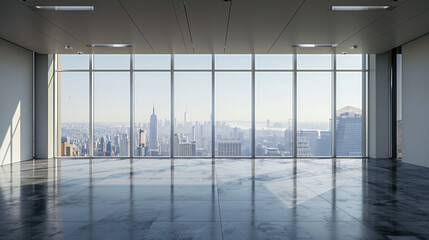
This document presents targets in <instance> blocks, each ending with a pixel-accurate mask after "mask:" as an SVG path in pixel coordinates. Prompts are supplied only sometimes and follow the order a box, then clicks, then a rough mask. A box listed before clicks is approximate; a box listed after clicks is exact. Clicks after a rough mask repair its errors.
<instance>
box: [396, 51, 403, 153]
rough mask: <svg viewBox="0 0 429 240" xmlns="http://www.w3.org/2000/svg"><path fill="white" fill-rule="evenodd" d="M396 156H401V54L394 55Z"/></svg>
mask: <svg viewBox="0 0 429 240" xmlns="http://www.w3.org/2000/svg"><path fill="white" fill-rule="evenodd" d="M396 121H397V122H396V128H397V129H396V157H397V158H402V54H398V55H396Z"/></svg>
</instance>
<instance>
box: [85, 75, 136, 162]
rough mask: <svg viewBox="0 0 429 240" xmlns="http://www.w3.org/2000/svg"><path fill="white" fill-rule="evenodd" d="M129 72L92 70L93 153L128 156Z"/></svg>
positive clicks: (96, 154) (97, 154) (95, 154)
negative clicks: (93, 71) (94, 71)
mask: <svg viewBox="0 0 429 240" xmlns="http://www.w3.org/2000/svg"><path fill="white" fill-rule="evenodd" d="M129 75H130V74H129V73H123V72H96V73H94V141H93V151H94V153H93V154H94V156H129V154H130V152H129V149H130V76H129Z"/></svg>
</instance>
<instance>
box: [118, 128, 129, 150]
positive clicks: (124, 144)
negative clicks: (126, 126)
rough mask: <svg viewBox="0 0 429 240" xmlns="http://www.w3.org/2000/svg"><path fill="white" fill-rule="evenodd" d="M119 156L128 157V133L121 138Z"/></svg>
mask: <svg viewBox="0 0 429 240" xmlns="http://www.w3.org/2000/svg"><path fill="white" fill-rule="evenodd" d="M119 156H128V136H127V134H126V133H124V134H123V135H122V138H121V144H120V146H119Z"/></svg>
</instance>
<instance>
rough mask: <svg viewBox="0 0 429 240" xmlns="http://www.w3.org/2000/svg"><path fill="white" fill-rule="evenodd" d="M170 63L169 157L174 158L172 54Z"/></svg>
mask: <svg viewBox="0 0 429 240" xmlns="http://www.w3.org/2000/svg"><path fill="white" fill-rule="evenodd" d="M170 61H171V62H170V157H174V54H171V55H170Z"/></svg>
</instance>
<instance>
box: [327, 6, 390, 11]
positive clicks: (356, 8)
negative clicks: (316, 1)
mask: <svg viewBox="0 0 429 240" xmlns="http://www.w3.org/2000/svg"><path fill="white" fill-rule="evenodd" d="M391 9H393V7H392V6H332V11H383V10H391Z"/></svg>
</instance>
